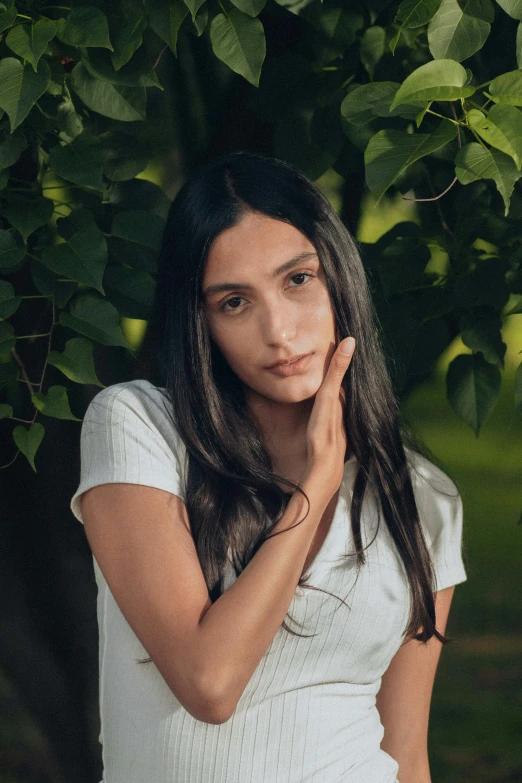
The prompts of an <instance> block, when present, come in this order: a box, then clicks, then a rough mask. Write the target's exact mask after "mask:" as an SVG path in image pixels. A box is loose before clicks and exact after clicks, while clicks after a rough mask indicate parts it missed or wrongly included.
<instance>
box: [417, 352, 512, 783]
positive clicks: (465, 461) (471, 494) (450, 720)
mask: <svg viewBox="0 0 522 783" xmlns="http://www.w3.org/2000/svg"><path fill="white" fill-rule="evenodd" d="M447 361H448V357H446V359H445V360H443V361H442V362H441V365H440V366H439V369H438V372H437V373H436V375H435V377H434V378H433V380H431V381H430V382H428V383H425V384H423V385H422V386H421V387H419V388H418V389H416V391H415V392H414V393H413V394H412V395H411V397H410V398H409V399H408V401H407V403H406V404H405V405H404V406H403V410H404V412H405V414H406V416H407V417H408V419H409V420H410V421H411V422H412V423H413V425H414V426H415V429H416V431H417V432H418V434H419V435H420V436H421V437H422V438H423V440H424V441H425V442H426V443H427V445H428V446H429V447H430V448H431V450H432V452H433V454H434V455H435V456H436V457H437V458H439V459H440V460H441V464H443V465H444V469H445V470H446V472H447V473H448V474H449V475H450V476H451V477H452V478H453V480H454V481H455V482H456V483H457V486H458V487H459V490H460V492H461V496H462V501H463V508H464V535H463V538H464V559H465V566H466V571H467V575H468V580H467V582H463V583H462V584H460V585H457V586H456V588H455V593H454V598H453V604H452V607H451V612H450V617H449V621H448V627H447V635H448V636H450V637H451V638H452V639H453V641H452V642H451V643H449V644H448V645H445V646H444V648H443V650H442V654H441V659H440V663H439V667H438V671H437V676H436V680H435V685H434V692H433V700H432V709H431V714H430V729H429V748H430V761H431V769H432V780H433V783H515V781H517V782H518V783H520V781H522V744H521V742H520V737H521V736H522V623H521V616H522V615H521V610H520V597H521V586H522V579H521V576H520V574H521V567H520V565H521V561H522V557H521V555H522V525H519V524H518V519H519V517H520V513H521V511H522V469H521V466H522V437H521V436H522V416H519V417H518V419H517V420H515V421H513V420H512V412H513V391H512V389H513V382H514V371H513V370H508V371H506V372H505V373H504V375H503V387H502V393H501V397H500V400H499V402H498V404H497V407H496V408H495V410H494V411H493V413H492V415H491V417H490V418H489V419H488V420H487V422H486V423H485V424H484V426H483V428H482V430H481V431H480V434H479V437H478V438H477V437H476V436H475V434H474V433H473V432H472V431H471V430H470V429H469V428H468V427H467V426H466V425H465V424H463V423H462V422H461V421H460V420H459V419H458V417H457V416H456V414H455V413H454V412H453V410H452V409H451V407H450V405H449V402H448V401H447V399H446V397H445V366H446V364H447Z"/></svg>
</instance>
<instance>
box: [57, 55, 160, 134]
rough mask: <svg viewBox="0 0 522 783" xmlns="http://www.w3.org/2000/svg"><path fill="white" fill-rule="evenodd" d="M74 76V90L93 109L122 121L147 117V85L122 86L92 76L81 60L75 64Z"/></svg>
mask: <svg viewBox="0 0 522 783" xmlns="http://www.w3.org/2000/svg"><path fill="white" fill-rule="evenodd" d="M72 78H73V81H72V86H73V89H74V91H75V92H76V93H77V94H78V95H79V96H80V98H81V99H82V101H83V102H84V103H85V105H86V106H87V107H88V108H89V109H92V111H96V112H98V114H103V116H104V117H110V118H111V119H113V120H120V121H122V122H133V121H134V120H144V119H146V115H145V106H146V101H147V89H146V87H121V86H119V85H117V84H110V82H101V81H100V80H99V79H96V78H95V77H94V76H91V74H90V73H89V72H88V71H87V69H86V68H85V66H84V65H83V63H81V62H79V63H76V65H75V66H74V68H73V70H72Z"/></svg>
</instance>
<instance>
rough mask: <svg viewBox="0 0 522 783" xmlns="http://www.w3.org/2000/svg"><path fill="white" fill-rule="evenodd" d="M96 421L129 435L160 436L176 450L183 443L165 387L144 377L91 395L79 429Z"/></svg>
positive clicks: (88, 427)
mask: <svg viewBox="0 0 522 783" xmlns="http://www.w3.org/2000/svg"><path fill="white" fill-rule="evenodd" d="M99 424H101V425H103V426H104V428H107V429H118V431H119V432H123V433H126V432H128V433H129V434H130V435H132V436H136V434H137V433H140V434H141V435H142V437H147V434H148V435H149V437H152V436H154V437H158V436H159V437H161V439H163V440H165V441H166V442H167V443H168V444H169V446H170V447H171V448H173V449H175V450H176V451H179V449H180V448H181V446H182V443H181V439H180V437H179V434H178V431H177V429H176V426H175V424H174V421H173V418H172V415H171V414H170V403H169V398H168V395H167V392H166V389H164V388H163V387H160V386H155V385H154V384H153V383H151V381H148V380H145V379H143V378H139V379H133V380H129V381H122V382H120V383H114V384H111V385H110V386H106V387H105V388H104V389H101V391H99V392H98V393H97V394H96V395H95V396H94V397H93V398H92V400H91V401H90V403H89V405H88V407H87V410H86V412H85V416H84V419H83V425H82V430H87V429H90V426H91V425H99Z"/></svg>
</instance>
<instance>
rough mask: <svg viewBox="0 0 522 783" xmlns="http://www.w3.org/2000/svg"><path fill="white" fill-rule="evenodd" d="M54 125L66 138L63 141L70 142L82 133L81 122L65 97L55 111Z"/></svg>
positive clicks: (72, 104) (70, 102)
mask: <svg viewBox="0 0 522 783" xmlns="http://www.w3.org/2000/svg"><path fill="white" fill-rule="evenodd" d="M56 125H57V127H58V128H59V129H60V131H61V134H63V136H65V137H66V138H65V139H64V141H68V142H71V141H73V140H74V139H75V138H76V137H77V136H79V135H80V134H81V133H82V132H83V120H82V118H81V116H80V115H79V114H77V113H76V109H75V107H74V103H73V102H72V100H71V99H70V98H68V97H65V98H64V99H63V101H62V102H61V103H60V104H59V105H58V108H57V109H56ZM63 136H61V137H62V138H63Z"/></svg>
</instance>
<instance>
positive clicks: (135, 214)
mask: <svg viewBox="0 0 522 783" xmlns="http://www.w3.org/2000/svg"><path fill="white" fill-rule="evenodd" d="M164 227H165V221H164V220H163V219H162V218H161V217H159V215H155V214H154V213H152V212H145V211H141V210H137V209H132V210H129V211H126V212H119V213H118V214H117V215H116V216H115V218H114V220H113V221H112V228H111V233H112V237H110V240H109V247H110V251H111V255H112V256H114V258H116V259H118V260H119V261H121V262H122V263H126V264H129V265H131V266H134V267H136V268H138V269H142V270H144V271H146V272H154V271H155V269H156V265H157V257H158V251H159V248H160V244H161V237H162V235H163V230H164Z"/></svg>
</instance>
